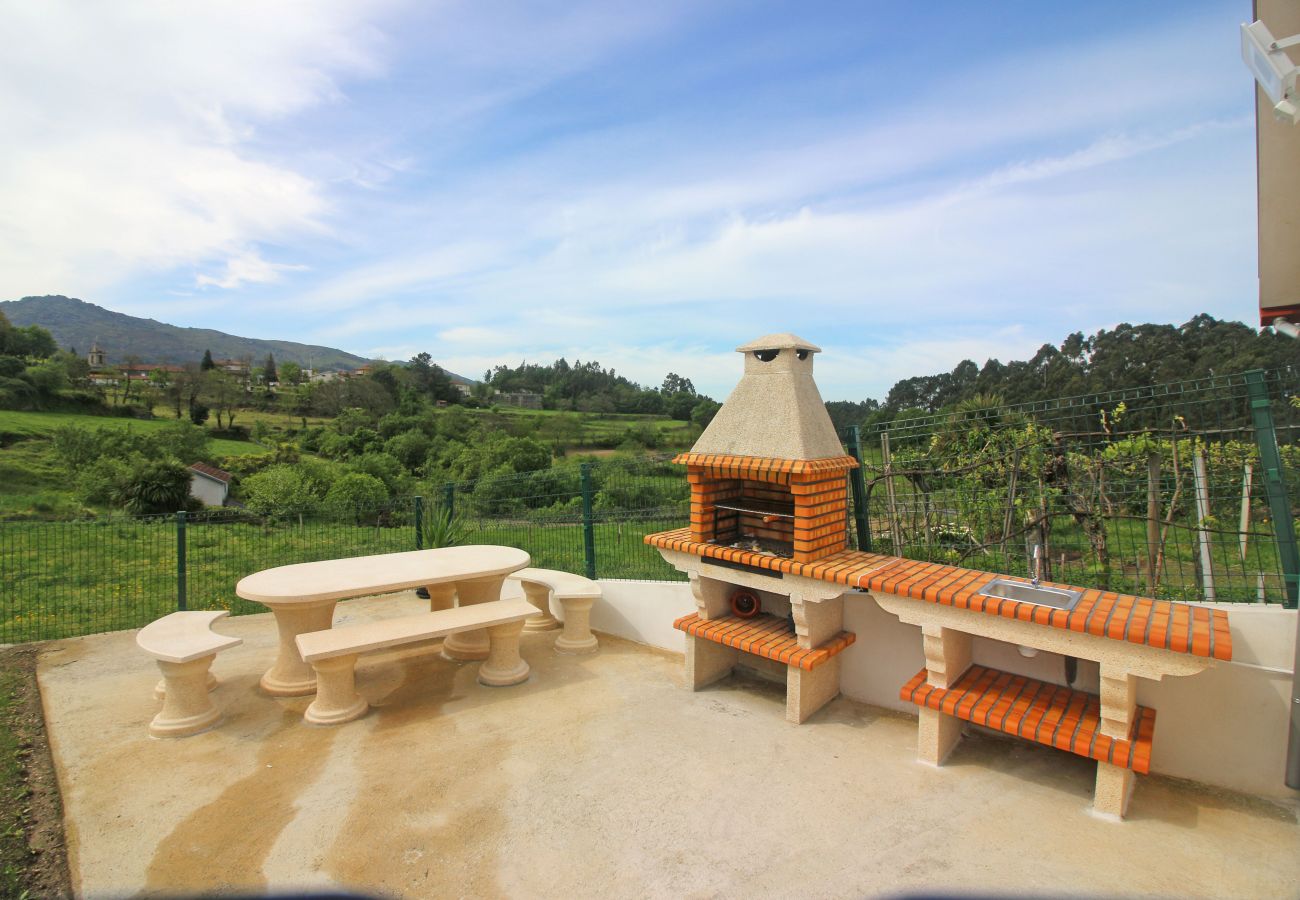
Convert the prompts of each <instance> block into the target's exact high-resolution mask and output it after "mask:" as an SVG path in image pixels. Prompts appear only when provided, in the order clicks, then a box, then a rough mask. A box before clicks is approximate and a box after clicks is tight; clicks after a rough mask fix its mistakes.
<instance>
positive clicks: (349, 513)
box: [325, 472, 388, 524]
mask: <svg viewBox="0 0 1300 900" xmlns="http://www.w3.org/2000/svg"><path fill="white" fill-rule="evenodd" d="M387 500H388V490H387V489H386V488H385V487H384V483H383V482H382V481H380V480H379V479H378V478H376V477H374V476H373V475H366V474H365V473H364V472H350V473H348V474H347V475H344V476H343V477H342V478H340V479H339V480H338V481H336V482H334V483H333V484H332V485H330V489H329V493H328V494H326V495H325V504H326V506H328V507H329V508H330V510H331V511H332V512H333V513H334V515H335V516H336V517H337V518H338V519H339V520H340V521H345V522H355V523H356V524H364V523H366V522H371V521H374V520H375V519H376V518H377V517H378V515H379V513H380V512H382V510H383V507H384V506H385V505H386V501H387Z"/></svg>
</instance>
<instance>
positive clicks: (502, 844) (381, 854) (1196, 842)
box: [39, 596, 1300, 898]
mask: <svg viewBox="0 0 1300 900" xmlns="http://www.w3.org/2000/svg"><path fill="white" fill-rule="evenodd" d="M420 608H425V607H423V604H422V603H421V601H418V600H416V599H415V598H414V597H413V596H407V597H403V598H399V599H395V598H386V599H383V600H367V601H352V602H350V603H348V604H345V605H343V606H341V607H340V610H339V614H338V616H337V617H336V621H341V620H343V619H347V620H353V621H360V620H364V619H367V618H371V617H373V616H375V615H382V616H391V615H398V614H401V613H403V612H410V611H414V610H417V609H420ZM217 630H218V631H220V632H222V633H225V634H232V635H237V636H240V637H242V638H244V641H245V643H244V644H243V645H242V646H240V647H236V648H234V649H232V650H229V651H226V652H225V653H223V654H221V655H220V656H219V657H218V658H217V662H216V664H215V665H214V667H213V670H214V672H215V673H216V674H217V676H218V677H219V678H220V679H221V685H220V686H219V687H218V688H217V690H216V692H215V695H214V699H215V700H216V702H217V703H218V704H219V705H220V706H222V707H223V708H224V710H225V712H226V718H225V720H224V722H223V723H222V724H221V725H220V726H219V727H217V728H216V729H215V730H212V731H209V732H207V733H205V734H202V735H198V736H195V737H190V738H184V739H180V740H169V741H164V740H153V739H151V738H150V737H149V736H148V733H147V730H146V726H147V723H148V721H149V719H150V718H151V717H152V716H153V714H154V713H155V712H156V710H157V708H158V703H157V701H155V700H154V699H153V694H152V689H153V685H154V683H155V682H156V681H157V680H158V670H157V667H156V666H155V665H154V664H153V662H152V661H151V660H150V659H148V658H147V657H146V656H145V655H144V654H143V653H141V652H140V651H139V650H137V648H136V647H135V644H134V633H133V632H121V633H116V634H108V635H98V636H94V637H89V638H81V639H74V640H65V641H59V642H53V643H50V644H48V645H46V647H45V649H44V651H43V653H42V655H41V660H40V667H39V679H40V685H41V690H42V694H43V697H44V703H45V709H46V716H47V721H48V729H49V734H50V740H51V744H52V748H53V752H54V757H55V762H56V766H57V768H58V774H59V782H60V785H61V787H62V791H63V801H64V805H65V814H66V821H67V831H68V843H69V853H70V861H71V866H72V877H73V882H74V884H75V885H76V887H77V890H78V892H79V894H80V895H83V896H88V897H103V896H132V895H144V896H148V895H150V894H161V895H168V896H174V895H176V894H178V893H183V892H199V891H209V892H211V891H232V892H233V891H244V892H264V891H270V890H276V891H301V890H303V889H307V888H320V887H327V886H328V887H335V888H338V887H347V888H352V889H355V890H359V891H362V892H368V893H372V894H375V895H379V896H405V897H433V896H475V897H497V896H505V897H596V896H600V897H609V896H614V897H644V896H651V897H713V896H744V897H790V896H800V897H844V896H851V895H852V896H876V895H883V894H893V893H899V892H904V891H916V890H921V889H926V890H936V889H949V890H957V891H965V892H976V893H979V892H984V893H987V892H998V893H1002V894H1015V893H1022V892H1038V893H1050V894H1054V895H1080V896H1159V897H1191V896H1203V897H1250V898H1264V897H1285V898H1294V897H1296V896H1298V895H1300V826H1297V822H1296V811H1295V810H1294V809H1287V808H1283V807H1279V806H1277V805H1274V804H1270V803H1267V802H1264V801H1258V800H1254V799H1250V798H1243V797H1239V796H1235V795H1229V794H1224V793H1219V792H1215V791H1211V790H1209V789H1203V788H1199V787H1196V786H1192V785H1186V784H1182V783H1177V782H1173V781H1170V780H1167V779H1161V778H1159V777H1147V778H1141V779H1139V782H1138V787H1137V793H1136V795H1135V796H1134V799H1133V803H1132V807H1131V811H1130V818H1129V819H1128V820H1127V821H1126V822H1124V823H1123V824H1115V823H1111V822H1106V821H1102V820H1099V819H1097V818H1094V817H1093V816H1092V815H1091V814H1090V813H1089V808H1090V802H1091V794H1092V786H1093V774H1094V771H1095V770H1094V764H1092V763H1091V762H1089V761H1087V760H1084V759H1080V758H1077V757H1073V756H1070V755H1068V754H1065V753H1061V752H1057V751H1052V750H1048V749H1046V748H1040V747H1036V746H1031V745H1028V744H1026V743H1024V742H1019V741H1010V740H1001V739H996V738H992V737H981V736H977V737H974V738H969V739H967V740H966V741H964V742H963V743H962V745H961V746H960V747H959V748H958V750H957V751H956V753H955V754H954V756H953V758H952V760H951V761H950V762H949V764H948V765H947V766H945V767H944V768H942V769H933V768H929V767H926V766H924V765H921V764H919V763H917V762H916V761H915V739H916V720H915V719H912V718H908V717H906V716H902V715H898V714H895V713H891V712H885V711H882V710H879V709H875V708H873V707H869V706H865V705H862V704H859V703H854V702H851V701H848V700H846V699H844V698H839V699H837V700H836V701H834V702H833V703H832V704H831V705H830V706H829V707H827V708H826V709H825V710H823V711H822V712H821V713H819V714H818V715H817V716H815V717H814V718H813V719H812V720H811V721H810V722H809V723H807V724H805V725H803V726H794V725H789V724H787V723H786V722H785V721H784V719H783V712H784V699H783V692H782V690H781V689H780V688H779V687H777V686H773V685H770V684H767V683H765V682H759V681H756V680H753V679H749V678H745V677H733V678H732V679H729V680H727V681H725V682H723V683H722V684H720V685H718V686H716V687H715V688H713V689H710V690H706V691H703V692H701V693H698V694H691V693H689V692H687V691H686V690H684V689H683V688H682V661H681V657H678V656H674V655H672V654H668V653H664V652H661V651H658V650H651V649H648V648H645V647H643V646H640V645H637V644H633V643H629V642H627V641H622V640H618V639H615V638H609V637H604V636H602V642H601V650H600V652H599V653H598V654H596V655H594V656H586V657H561V656H557V655H555V654H554V653H553V651H552V650H551V648H550V644H551V641H552V640H553V638H554V635H553V634H550V635H546V634H542V635H525V636H524V641H523V654H524V657H525V658H526V659H527V660H528V661H529V663H530V664H531V665H532V668H533V674H532V677H531V678H530V679H529V681H528V682H527V683H526V684H523V685H519V686H517V687H513V688H487V687H482V686H480V685H479V684H478V683H477V682H476V681H475V679H474V676H475V672H476V669H477V664H474V663H459V664H458V663H453V662H449V661H447V660H444V659H442V658H441V657H440V656H439V655H437V654H435V653H430V652H428V648H427V647H426V648H425V649H424V652H418V651H416V650H411V649H407V650H404V651H402V652H393V653H387V654H376V655H372V656H370V657H363V658H362V661H361V664H360V665H359V667H358V687H359V689H360V691H361V692H362V693H363V694H364V695H365V696H366V697H367V698H368V699H369V700H370V701H371V702H372V703H373V704H374V705H375V707H376V708H375V709H373V710H371V712H370V713H369V715H367V716H366V717H365V718H364V719H361V720H359V721H356V722H352V723H349V724H346V725H343V726H339V727H334V728H318V727H311V726H307V725H304V724H303V722H302V712H303V710H304V709H305V708H306V706H307V704H308V702H309V701H310V698H298V699H292V700H283V699H272V698H269V697H266V696H264V695H262V694H261V693H260V692H259V690H258V688H257V680H258V677H259V676H260V675H261V673H262V671H263V670H264V669H265V668H266V666H267V665H269V663H270V661H271V659H272V657H273V655H274V646H275V628H274V624H273V622H272V620H271V618H270V616H269V615H267V616H250V617H244V618H240V619H228V620H223V621H222V622H218V623H217ZM1158 739H1159V738H1158V736H1157V740H1158ZM1279 777H1280V776H1279Z"/></svg>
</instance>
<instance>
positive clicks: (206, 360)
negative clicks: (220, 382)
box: [199, 350, 217, 372]
mask: <svg viewBox="0 0 1300 900" xmlns="http://www.w3.org/2000/svg"><path fill="white" fill-rule="evenodd" d="M216 367H217V364H216V363H214V362H213V361H212V351H211V350H204V351H203V361H202V362H200V363H199V368H200V369H201V370H202V371H204V372H211V371H212V370H213V369H215V368H216Z"/></svg>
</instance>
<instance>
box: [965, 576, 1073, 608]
mask: <svg viewBox="0 0 1300 900" xmlns="http://www.w3.org/2000/svg"><path fill="white" fill-rule="evenodd" d="M980 593H981V594H983V595H984V596H985V597H997V598H998V599H1000V600H1015V601H1017V602H1019V603H1036V604H1038V605H1039V606H1050V607H1052V608H1053V609H1074V606H1075V604H1076V603H1078V602H1079V598H1080V597H1082V596H1083V592H1082V591H1072V590H1070V589H1069V588H1055V587H1044V586H1043V585H1040V584H1039V585H1036V584H1029V583H1028V582H1024V581H1012V580H1011V579H1010V578H998V579H995V580H994V581H991V582H989V584H988V586H986V587H985V588H984V590H982V591H980Z"/></svg>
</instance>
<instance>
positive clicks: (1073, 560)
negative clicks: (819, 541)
mask: <svg viewBox="0 0 1300 900" xmlns="http://www.w3.org/2000/svg"><path fill="white" fill-rule="evenodd" d="M1297 388H1300V373H1297V372H1296V371H1295V370H1290V371H1284V372H1268V373H1266V372H1262V371H1257V372H1250V373H1243V374H1235V375H1226V376H1216V377H1213V378H1207V379H1201V380H1197V381H1188V382H1180V383H1176V384H1162V385H1153V386H1151V387H1147V388H1141V389H1135V390H1127V391H1115V392H1111V393H1106V394H1093V395H1087V396H1080V397H1070V398H1064V399H1060V400H1053V401H1050V402H1045V403H1034V404H1024V405H1019V406H1007V405H1004V404H1002V403H1000V402H998V400H997V398H987V397H986V398H976V399H975V400H973V401H969V402H967V403H963V404H960V405H958V406H957V408H955V409H953V410H950V411H947V412H944V413H942V414H936V415H902V416H899V417H898V418H896V419H895V420H894V421H892V422H887V423H882V424H879V425H877V426H876V427H874V428H871V429H868V430H865V431H864V432H863V433H862V434H861V443H862V457H861V458H862V461H863V481H864V482H865V484H864V492H865V494H866V499H865V501H864V504H865V506H866V509H867V511H868V515H867V519H868V526H867V527H868V529H869V536H868V537H865V539H864V538H862V537H860V542H861V543H864V544H865V543H869V544H870V546H871V547H872V548H873V549H876V550H878V551H884V552H890V553H895V554H897V555H900V556H906V557H911V558H919V559H933V560H941V561H945V562H951V563H955V564H960V565H965V566H969V567H972V568H978V569H986V570H989V571H996V572H1006V573H1010V574H1020V575H1026V574H1028V573H1029V560H1030V558H1031V556H1032V548H1033V546H1034V545H1036V544H1037V545H1041V546H1042V548H1043V550H1044V554H1043V564H1042V565H1043V570H1042V575H1043V577H1044V578H1046V579H1052V580H1056V581H1063V582H1068V583H1072V584H1079V585H1085V586H1090V587H1100V588H1103V589H1108V590H1115V591H1121V592H1127V593H1137V594H1142V595H1146V596H1154V597H1159V598H1164V599H1170V600H1217V601H1220V602H1264V603H1287V604H1288V605H1294V603H1295V599H1296V591H1297V584H1298V580H1297V568H1300V559H1298V558H1297V551H1296V543H1295V535H1294V518H1295V509H1294V506H1295V503H1296V501H1297V500H1298V499H1300V446H1298V442H1300V408H1297V406H1296V405H1295V403H1296V396H1297V393H1298V390H1297Z"/></svg>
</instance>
